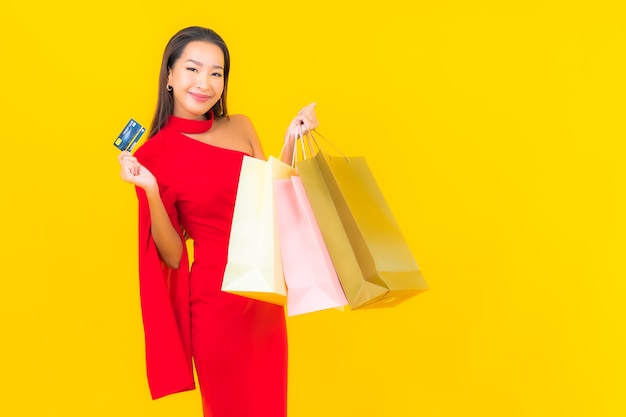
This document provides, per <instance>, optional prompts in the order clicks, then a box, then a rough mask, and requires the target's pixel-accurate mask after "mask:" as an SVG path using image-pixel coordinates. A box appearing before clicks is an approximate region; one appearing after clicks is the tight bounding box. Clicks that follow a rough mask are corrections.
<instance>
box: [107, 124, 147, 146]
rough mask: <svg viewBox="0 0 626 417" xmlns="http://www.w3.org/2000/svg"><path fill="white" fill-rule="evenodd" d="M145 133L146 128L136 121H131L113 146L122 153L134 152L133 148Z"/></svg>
mask: <svg viewBox="0 0 626 417" xmlns="http://www.w3.org/2000/svg"><path fill="white" fill-rule="evenodd" d="M145 131H146V128H145V127H143V126H142V125H141V124H140V123H139V122H137V121H136V120H134V119H130V120H129V121H128V123H126V126H124V129H122V132H121V133H120V134H119V135H118V137H117V139H115V142H113V145H115V147H116V148H118V149H120V150H122V151H129V152H130V151H132V150H133V147H134V146H135V144H136V143H137V142H138V141H139V138H141V135H143V132H145Z"/></svg>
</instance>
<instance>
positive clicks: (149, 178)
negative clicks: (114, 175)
mask: <svg viewBox="0 0 626 417" xmlns="http://www.w3.org/2000/svg"><path fill="white" fill-rule="evenodd" d="M117 159H118V161H119V163H120V166H121V168H122V170H121V173H120V175H121V177H122V179H123V180H124V181H126V182H129V183H131V184H134V185H136V186H137V187H140V188H143V189H144V190H145V191H146V192H148V191H152V190H156V191H158V185H157V181H156V178H154V175H152V173H151V172H150V171H149V170H148V168H146V167H144V166H143V165H141V164H140V163H139V161H137V158H135V157H134V156H133V155H132V154H131V153H130V152H128V151H122V152H121V153H120V154H119V156H118V157H117Z"/></svg>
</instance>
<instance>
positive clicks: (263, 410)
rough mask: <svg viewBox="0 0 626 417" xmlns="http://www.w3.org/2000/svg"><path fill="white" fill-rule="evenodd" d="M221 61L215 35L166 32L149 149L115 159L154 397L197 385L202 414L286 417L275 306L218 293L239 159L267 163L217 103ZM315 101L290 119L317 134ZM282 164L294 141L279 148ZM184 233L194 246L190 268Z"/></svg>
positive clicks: (225, 60) (280, 323)
mask: <svg viewBox="0 0 626 417" xmlns="http://www.w3.org/2000/svg"><path fill="white" fill-rule="evenodd" d="M229 70H230V56H229V52H228V48H227V47H226V44H225V42H224V40H223V39H222V38H221V37H220V36H219V35H218V34H217V33H215V32H214V31H212V30H211V29H207V28H202V27H189V28H186V29H183V30H181V31H179V32H178V33H176V34H175V35H174V36H173V37H172V38H171V39H170V41H169V42H168V44H167V46H166V48H165V52H164V55H163V62H162V66H161V72H160V78H159V95H158V102H157V108H156V112H155V115H154V119H153V121H152V126H151V129H150V133H149V136H148V140H147V141H146V142H145V144H143V145H142V146H141V147H140V148H139V149H137V151H136V152H135V154H134V155H132V154H131V153H129V152H122V153H121V154H120V155H119V162H120V165H121V176H122V179H123V180H125V181H127V182H129V183H131V184H134V185H135V186H136V191H137V197H138V205H139V233H138V234H139V275H140V296H141V307H142V316H143V324H144V331H145V341H146V367H147V376H148V383H149V386H150V391H151V395H152V398H154V399H156V398H159V397H163V396H165V395H169V394H173V393H176V392H181V391H185V390H190V389H194V388H195V381H194V377H193V367H192V358H193V362H194V364H195V368H196V371H197V376H198V383H199V385H200V390H201V394H202V400H203V409H204V415H205V416H212V417H234V416H236V417H248V416H255V417H259V416H267V417H281V416H285V415H286V408H287V401H286V390H287V337H286V326H285V315H284V311H283V308H282V307H281V306H277V305H273V304H269V303H264V302H261V301H257V300H252V299H248V298H245V297H241V296H237V295H232V294H229V293H226V292H222V291H221V283H222V277H223V274H224V269H225V267H226V260H227V252H228V239H229V234H230V226H231V220H232V215H233V209H234V203H235V196H236V192H237V184H238V176H239V170H240V167H241V163H242V160H243V157H244V155H249V156H252V157H255V158H260V159H265V154H264V152H263V148H262V146H261V143H260V140H259V138H258V136H257V134H256V132H255V129H254V126H253V124H252V123H251V121H250V120H249V119H248V118H247V117H246V116H243V115H229V114H228V110H227V106H226V92H227V89H228V74H229ZM314 107H315V106H314V104H311V105H309V106H306V107H304V108H303V109H302V110H301V111H300V112H299V113H298V114H297V115H296V117H295V118H294V119H293V120H292V122H291V124H290V126H289V127H288V130H287V132H291V131H293V130H294V129H293V128H294V127H302V128H303V129H304V131H306V130H307V129H314V128H315V127H317V125H318V121H317V118H316V115H315V110H314ZM285 140H286V141H287V142H288V143H287V144H286V146H285V152H284V155H283V160H285V161H289V162H290V161H291V151H290V150H291V149H293V141H294V140H295V138H294V137H293V136H292V135H291V136H290V135H289V134H287V135H286V139H285ZM185 233H186V234H188V236H189V237H190V238H192V239H193V241H194V257H193V258H194V262H193V265H192V266H191V268H189V265H188V257H187V251H186V245H185Z"/></svg>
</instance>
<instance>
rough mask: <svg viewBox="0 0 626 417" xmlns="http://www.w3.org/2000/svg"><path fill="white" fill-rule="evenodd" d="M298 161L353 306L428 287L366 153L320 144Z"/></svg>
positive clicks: (391, 300)
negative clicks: (329, 149)
mask: <svg viewBox="0 0 626 417" xmlns="http://www.w3.org/2000/svg"><path fill="white" fill-rule="evenodd" d="M311 139H312V140H313V141H315V143H317V141H316V139H315V137H312V138H311ZM311 139H310V140H311ZM295 166H296V171H297V173H298V175H299V176H300V178H301V179H302V184H303V185H304V189H305V191H306V195H307V197H308V199H309V202H310V204H311V208H312V210H313V213H314V215H315V218H316V220H317V223H318V226H319V229H320V232H321V234H322V236H323V238H324V242H325V243H326V247H327V249H328V252H329V255H330V257H331V260H332V262H333V265H334V267H335V271H336V272H337V276H338V277H339V281H340V283H341V286H342V288H343V290H344V293H345V295H346V298H347V300H348V304H349V306H350V308H351V309H359V308H377V307H390V306H394V305H397V304H398V303H400V302H403V301H405V300H407V299H409V298H411V297H413V296H415V295H417V294H419V293H421V292H423V291H425V290H427V289H428V285H427V283H426V281H425V279H424V277H423V276H422V273H421V271H420V269H419V267H418V265H417V262H416V260H415V258H414V257H413V254H412V253H411V250H410V248H409V246H408V244H407V242H406V240H405V238H404V235H403V234H402V231H401V230H400V228H399V226H398V224H397V222H396V220H395V218H394V216H393V213H392V211H391V209H390V207H389V205H388V204H387V201H386V199H385V197H384V195H383V193H382V191H381V189H380V187H379V186H378V184H377V182H376V179H375V178H374V175H373V173H372V172H371V170H370V168H369V166H368V164H367V162H366V160H365V158H364V157H362V156H358V157H346V156H331V155H329V154H328V153H326V152H325V151H323V150H321V149H320V148H319V146H318V147H317V153H316V154H315V156H314V157H312V158H308V159H304V160H300V161H297V162H296V163H295Z"/></svg>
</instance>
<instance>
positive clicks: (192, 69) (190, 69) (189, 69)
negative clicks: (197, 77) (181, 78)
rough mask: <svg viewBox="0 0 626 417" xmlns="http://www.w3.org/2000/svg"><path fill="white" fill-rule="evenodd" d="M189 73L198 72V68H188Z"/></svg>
mask: <svg viewBox="0 0 626 417" xmlns="http://www.w3.org/2000/svg"><path fill="white" fill-rule="evenodd" d="M187 71H198V70H197V69H196V68H193V67H188V68H187Z"/></svg>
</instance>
